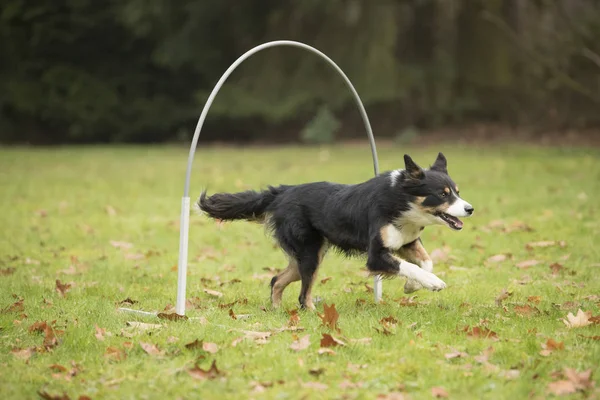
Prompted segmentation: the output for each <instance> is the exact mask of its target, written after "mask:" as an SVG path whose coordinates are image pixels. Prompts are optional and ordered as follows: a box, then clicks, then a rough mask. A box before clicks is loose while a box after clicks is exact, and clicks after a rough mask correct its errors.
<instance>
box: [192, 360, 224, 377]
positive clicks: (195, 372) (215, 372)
mask: <svg viewBox="0 0 600 400" xmlns="http://www.w3.org/2000/svg"><path fill="white" fill-rule="evenodd" d="M187 372H188V374H189V375H190V376H191V377H192V378H195V379H199V380H207V379H208V380H213V379H216V378H218V377H220V376H222V375H223V373H222V372H221V371H219V369H218V368H217V361H216V360H213V362H212V364H211V365H210V368H209V369H208V370H203V369H202V368H200V367H198V366H197V365H195V366H194V368H190V369H188V370H187Z"/></svg>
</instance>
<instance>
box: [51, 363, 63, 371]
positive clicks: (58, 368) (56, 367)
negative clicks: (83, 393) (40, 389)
mask: <svg viewBox="0 0 600 400" xmlns="http://www.w3.org/2000/svg"><path fill="white" fill-rule="evenodd" d="M48 368H50V369H51V370H53V371H56V372H67V367H65V366H63V365H60V364H52V365H50V366H48Z"/></svg>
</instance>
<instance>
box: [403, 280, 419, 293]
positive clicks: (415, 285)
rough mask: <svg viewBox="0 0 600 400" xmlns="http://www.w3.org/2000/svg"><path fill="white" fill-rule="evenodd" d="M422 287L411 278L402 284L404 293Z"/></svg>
mask: <svg viewBox="0 0 600 400" xmlns="http://www.w3.org/2000/svg"><path fill="white" fill-rule="evenodd" d="M421 289H423V286H421V284H420V283H419V282H417V281H415V280H413V279H409V280H407V281H406V283H405V284H404V293H406V294H410V293H413V292H416V291H417V290H421Z"/></svg>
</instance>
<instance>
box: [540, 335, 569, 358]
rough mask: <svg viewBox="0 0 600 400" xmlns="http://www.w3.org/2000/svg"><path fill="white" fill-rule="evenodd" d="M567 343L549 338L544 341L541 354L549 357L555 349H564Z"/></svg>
mask: <svg viewBox="0 0 600 400" xmlns="http://www.w3.org/2000/svg"><path fill="white" fill-rule="evenodd" d="M564 348H565V343H564V342H557V341H555V340H554V339H548V340H547V341H546V343H542V349H543V350H542V351H540V355H542V356H544V357H547V356H549V355H550V354H552V352H553V351H555V350H564Z"/></svg>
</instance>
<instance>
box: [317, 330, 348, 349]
mask: <svg viewBox="0 0 600 400" xmlns="http://www.w3.org/2000/svg"><path fill="white" fill-rule="evenodd" d="M345 345H346V343H344V342H343V341H341V340H340V339H338V338H336V337H334V336H332V335H329V334H327V333H323V334H322V337H321V347H335V346H345Z"/></svg>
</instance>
